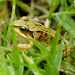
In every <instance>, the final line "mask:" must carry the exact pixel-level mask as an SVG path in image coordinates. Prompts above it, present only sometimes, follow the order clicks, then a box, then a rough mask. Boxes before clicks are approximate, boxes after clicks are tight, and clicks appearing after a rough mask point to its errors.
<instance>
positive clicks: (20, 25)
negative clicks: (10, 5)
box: [13, 16, 73, 58]
mask: <svg viewBox="0 0 75 75" xmlns="http://www.w3.org/2000/svg"><path fill="white" fill-rule="evenodd" d="M13 27H14V30H15V32H16V33H17V34H18V35H19V36H22V37H23V38H25V39H27V40H28V41H29V42H30V43H29V44H22V43H21V44H18V45H17V46H18V47H19V48H21V49H31V48H32V46H33V45H34V43H33V42H32V41H31V40H30V39H29V37H28V35H30V36H31V37H32V38H34V39H36V40H38V41H39V42H40V43H42V44H43V45H46V46H47V45H48V35H49V32H50V36H51V42H52V40H53V38H54V35H55V33H56V32H55V30H52V29H49V28H46V27H45V26H44V25H42V24H40V23H38V22H36V21H33V20H30V19H29V18H27V17H25V16H24V17H22V18H21V19H20V20H17V21H14V22H13ZM61 39H62V36H60V38H59V44H60V42H61ZM68 43H69V42H68V41H67V40H65V46H64V49H63V58H64V57H66V55H67V45H68ZM59 44H58V46H59ZM71 49H72V50H73V47H71Z"/></svg>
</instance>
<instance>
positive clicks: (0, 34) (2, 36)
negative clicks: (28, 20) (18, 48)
mask: <svg viewBox="0 0 75 75" xmlns="http://www.w3.org/2000/svg"><path fill="white" fill-rule="evenodd" d="M0 37H1V38H2V39H3V41H6V42H7V44H9V45H10V46H11V44H10V43H9V41H8V40H7V39H6V38H5V37H4V35H3V34H2V33H1V32H0Z"/></svg>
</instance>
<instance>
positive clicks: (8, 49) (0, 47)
mask: <svg viewBox="0 0 75 75" xmlns="http://www.w3.org/2000/svg"><path fill="white" fill-rule="evenodd" d="M0 50H6V51H12V49H10V48H7V47H3V46H0Z"/></svg>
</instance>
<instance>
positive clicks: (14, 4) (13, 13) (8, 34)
mask: <svg viewBox="0 0 75 75" xmlns="http://www.w3.org/2000/svg"><path fill="white" fill-rule="evenodd" d="M12 2H13V6H12V14H11V18H10V22H9V27H8V33H7V40H9V38H10V34H11V29H10V25H11V24H12V22H13V19H14V16H15V7H16V1H15V0H13V1H12Z"/></svg>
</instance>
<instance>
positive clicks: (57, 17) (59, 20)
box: [54, 16, 75, 38]
mask: <svg viewBox="0 0 75 75" xmlns="http://www.w3.org/2000/svg"><path fill="white" fill-rule="evenodd" d="M54 19H55V20H56V21H57V22H58V23H60V24H61V25H63V27H64V28H65V29H66V30H67V31H68V32H69V34H71V36H73V37H74V38H75V31H74V30H73V29H72V28H71V27H70V26H69V25H68V23H66V22H65V21H63V19H61V18H60V17H59V16H56V18H54Z"/></svg>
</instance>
